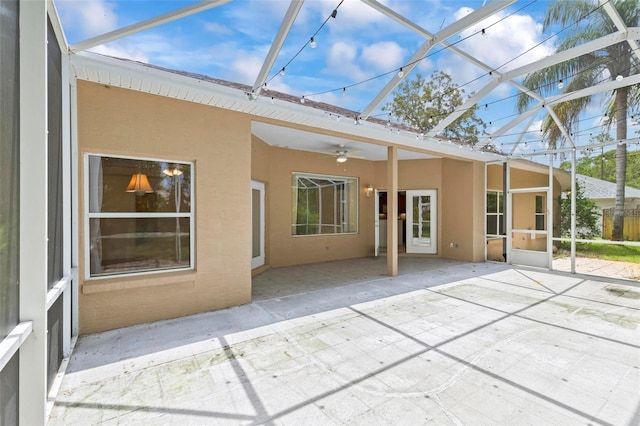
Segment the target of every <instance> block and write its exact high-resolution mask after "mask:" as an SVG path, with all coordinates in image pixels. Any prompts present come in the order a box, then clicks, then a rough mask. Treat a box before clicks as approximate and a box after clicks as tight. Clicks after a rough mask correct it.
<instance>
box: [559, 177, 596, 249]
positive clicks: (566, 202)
mask: <svg viewBox="0 0 640 426" xmlns="http://www.w3.org/2000/svg"><path fill="white" fill-rule="evenodd" d="M560 215H561V217H562V219H561V221H560V231H561V233H562V235H563V236H567V235H571V197H570V196H569V195H568V194H563V196H562V197H561V198H560ZM598 217H599V215H598V206H597V205H596V203H595V201H593V200H590V199H588V198H585V196H584V190H583V189H582V187H581V186H580V184H578V182H576V237H578V238H593V237H596V236H599V235H600V232H601V231H600V226H599V224H598Z"/></svg>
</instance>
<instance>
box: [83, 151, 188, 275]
mask: <svg viewBox="0 0 640 426" xmlns="http://www.w3.org/2000/svg"><path fill="white" fill-rule="evenodd" d="M86 160H87V161H86V170H88V173H87V175H88V179H87V185H86V188H87V190H86V198H85V199H86V202H85V203H86V205H85V209H86V211H87V223H86V228H85V229H86V230H85V235H86V236H87V237H86V247H87V253H86V256H87V265H88V268H86V269H87V270H88V273H87V275H88V276H89V277H100V276H108V275H113V274H123V273H134V272H149V271H158V270H168V269H177V268H192V267H193V241H194V238H193V237H194V235H193V231H194V229H193V227H194V221H193V192H192V185H193V182H192V174H193V164H192V163H185V162H173V161H163V160H143V159H134V158H120V157H106V156H99V155H88V156H87V158H86Z"/></svg>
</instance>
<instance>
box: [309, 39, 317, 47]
mask: <svg viewBox="0 0 640 426" xmlns="http://www.w3.org/2000/svg"><path fill="white" fill-rule="evenodd" d="M317 45H318V43H316V41H315V40H314V38H313V37H311V41H310V42H309V46H311V48H312V49H315V48H316V46H317Z"/></svg>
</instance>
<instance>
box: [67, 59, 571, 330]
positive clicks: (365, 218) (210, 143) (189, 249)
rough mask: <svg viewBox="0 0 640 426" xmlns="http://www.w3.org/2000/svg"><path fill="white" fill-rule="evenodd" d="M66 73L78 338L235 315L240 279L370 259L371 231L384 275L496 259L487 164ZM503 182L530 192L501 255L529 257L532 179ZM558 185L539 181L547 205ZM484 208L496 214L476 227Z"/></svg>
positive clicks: (78, 70)
mask: <svg viewBox="0 0 640 426" xmlns="http://www.w3.org/2000/svg"><path fill="white" fill-rule="evenodd" d="M71 67H72V70H73V73H74V74H75V76H76V78H75V79H74V80H73V82H72V84H73V86H74V91H73V92H74V93H75V94H76V98H75V100H74V99H72V102H75V105H76V106H75V108H73V109H74V110H76V111H77V116H76V118H75V121H76V122H77V153H78V155H77V165H76V166H77V169H78V188H77V190H78V218H79V227H78V228H79V235H78V243H79V253H81V254H82V255H81V256H80V257H79V265H78V271H79V288H80V294H79V301H78V303H79V326H80V333H92V332H96V331H102V330H108V329H113V328H118V327H123V326H127V325H132V324H137V323H142V322H149V321H155V320H160V319H166V318H172V317H178V316H183V315H188V314H193V313H197V312H203V311H210V310H215V309H221V308H225V307H229V306H234V305H239V304H243V303H248V302H250V301H251V277H252V275H255V274H257V273H260V272H261V271H264V270H265V269H267V268H276V267H283V266H290V265H297V264H304V263H312V262H324V261H331V260H339V259H347V258H355V257H365V256H373V255H376V254H377V252H378V251H379V248H380V245H381V244H380V229H381V227H382V228H383V229H384V230H385V231H386V234H385V235H383V237H382V240H386V241H397V242H398V247H395V245H393V244H387V247H386V254H385V255H386V256H388V257H389V259H390V260H389V262H390V266H389V273H390V274H394V273H397V255H398V250H400V251H403V252H407V253H408V254H412V253H413V254H415V255H420V256H435V257H443V258H449V259H457V260H462V261H469V262H482V261H485V259H487V258H488V259H489V260H504V259H499V257H500V256H499V255H500V254H502V253H503V251H504V250H503V246H504V245H505V244H504V243H503V237H502V236H501V234H504V233H505V232H506V230H505V228H504V224H503V223H502V222H500V221H503V220H504V211H505V208H506V204H504V203H503V198H504V197H503V194H504V191H503V188H504V186H503V185H504V176H505V174H504V167H503V165H502V163H501V162H500V164H494V165H487V164H486V163H487V161H485V160H487V158H491V154H489V153H483V152H477V151H471V150H468V149H460V148H459V147H458V146H457V144H453V143H451V142H449V141H443V143H440V144H438V143H425V142H423V141H417V142H416V138H415V137H414V136H413V135H410V136H409V137H408V136H407V134H402V133H398V132H397V131H396V132H390V131H389V130H388V129H387V128H386V127H385V125H384V124H378V123H365V124H354V123H353V122H350V121H348V120H343V121H342V122H338V121H337V120H336V119H334V117H333V116H335V115H337V114H343V115H347V114H348V113H349V112H348V111H341V110H339V109H337V108H336V107H331V106H325V105H315V104H312V103H311V102H308V103H306V104H305V105H300V104H299V103H298V102H297V100H289V99H287V98H286V95H282V94H277V93H270V94H268V95H267V96H266V99H258V100H248V99H247V97H246V96H245V93H244V92H243V89H245V88H243V87H241V86H239V85H237V86H236V87H234V84H231V83H226V82H220V81H214V80H211V79H208V78H206V77H203V76H193V75H184V74H183V73H178V72H173V71H171V70H164V69H158V68H157V67H150V66H148V65H145V64H139V63H134V62H131V61H123V60H119V59H115V58H107V57H102V56H99V55H92V54H83V55H78V56H76V57H72V58H71ZM269 95H273V98H275V101H276V102H274V104H271V99H269V98H270V96H269ZM227 98H231V99H233V102H232V103H230V104H229V106H225V105H221V104H224V103H225V102H230V101H229V100H227ZM212 104H213V105H212ZM261 108H263V109H265V111H266V112H265V113H263V112H261V110H260V109H261ZM252 110H253V112H252ZM327 110H328V111H327ZM283 111H284V113H283ZM265 115H267V116H265ZM283 116H288V117H289V118H288V119H283V118H281V117H283ZM291 117H293V118H291ZM305 121H306V122H308V123H309V124H306V123H305ZM316 123H320V126H323V125H324V127H325V128H322V127H319V126H318V124H316ZM343 129H346V130H343ZM314 138H315V139H320V140H323V141H325V143H326V146H327V148H328V149H329V150H331V149H333V148H337V149H338V150H340V146H344V147H345V149H346V150H347V152H346V155H347V156H349V155H350V153H349V151H348V150H349V149H352V148H353V147H355V146H360V147H362V150H361V151H364V150H366V149H368V150H369V151H371V153H370V154H368V155H369V158H362V157H360V158H354V157H350V158H348V160H347V161H346V162H337V161H336V155H334V154H333V153H331V152H327V153H322V152H317V151H316V150H317V148H316V147H315V146H313V144H310V145H309V146H308V147H306V148H305V147H302V146H296V147H295V148H294V147H292V146H290V145H292V144H293V143H294V141H293V139H298V140H302V139H314ZM289 139H292V140H289ZM407 139H410V140H411V141H412V144H411V145H407V144H406V140H407ZM399 140H400V141H402V143H398V141H399ZM338 142H339V143H338ZM368 145H370V147H367V146H368ZM376 150H377V151H376ZM375 152H381V154H382V155H381V156H380V155H378V156H376V155H375V154H374V153H375ZM405 158H406V159H405ZM557 173H558V174H559V176H562V172H559V171H557ZM142 175H144V176H145V181H144V182H140V181H138V182H134V180H135V179H134V178H135V177H136V176H137V177H138V179H139V178H140V176H142ZM509 177H510V187H511V188H512V189H513V190H514V191H515V190H517V189H526V188H532V187H534V188H538V189H537V190H535V191H533V192H525V193H522V194H514V197H516V198H514V205H513V211H514V222H513V228H514V229H520V230H523V231H521V232H519V233H514V237H513V240H512V241H513V248H514V249H522V250H530V251H534V252H535V251H545V250H546V247H547V238H546V229H547V227H546V225H545V224H544V222H545V220H546V219H545V218H542V219H541V216H540V215H541V214H542V216H544V215H545V212H546V210H547V204H546V203H547V200H546V193H545V191H544V190H543V189H541V188H544V187H548V186H549V176H548V167H545V166H542V165H539V164H536V163H531V162H524V161H522V162H518V161H513V162H512V164H511V165H510V167H509ZM136 185H137V186H136ZM561 186H562V185H561V184H560V181H559V180H558V177H554V178H553V184H552V188H553V190H552V192H553V198H557V197H558V195H559V193H560V191H561ZM516 192H517V191H516ZM394 193H395V194H394ZM487 197H488V198H487ZM488 199H489V204H491V206H494V204H493V203H492V201H491V200H495V201H499V205H500V207H497V206H498V204H495V206H496V211H495V212H491V214H489V215H488V214H487V200H488ZM381 200H382V202H381ZM399 200H400V201H401V202H398V201H399ZM536 203H537V204H536ZM392 205H398V208H397V209H391V208H390V207H388V208H387V206H392ZM536 205H537V208H538V210H536ZM176 206H177V207H176ZM490 208H493V207H490ZM536 211H537V212H538V213H537V214H536ZM493 213H495V214H493ZM416 215H417V216H420V217H419V219H418V218H416V217H414V216H416ZM487 223H489V225H488V226H489V228H490V229H489V230H488V234H490V235H493V237H491V238H486V237H485V226H487ZM498 223H500V224H499V225H497V224H498ZM392 224H396V226H393V225H392ZM495 226H499V227H500V229H498V228H496V227H495ZM392 232H393V236H392V234H391V233H392ZM498 234H500V235H498ZM496 241H498V243H496ZM496 244H498V246H499V247H497V246H496ZM494 246H496V247H497V248H495V247H494ZM486 250H488V253H487V252H486ZM494 251H497V253H498V254H497V255H496V254H494V253H493V252H494ZM528 256H529V255H527V257H528ZM394 258H395V261H396V264H395V266H394V265H393V263H392V261H393V259H394ZM394 268H395V269H394Z"/></svg>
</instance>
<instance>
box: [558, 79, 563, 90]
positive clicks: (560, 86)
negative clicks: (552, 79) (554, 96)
mask: <svg viewBox="0 0 640 426" xmlns="http://www.w3.org/2000/svg"><path fill="white" fill-rule="evenodd" d="M563 87H564V82H563V81H562V79H560V81H558V89H562V88H563Z"/></svg>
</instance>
